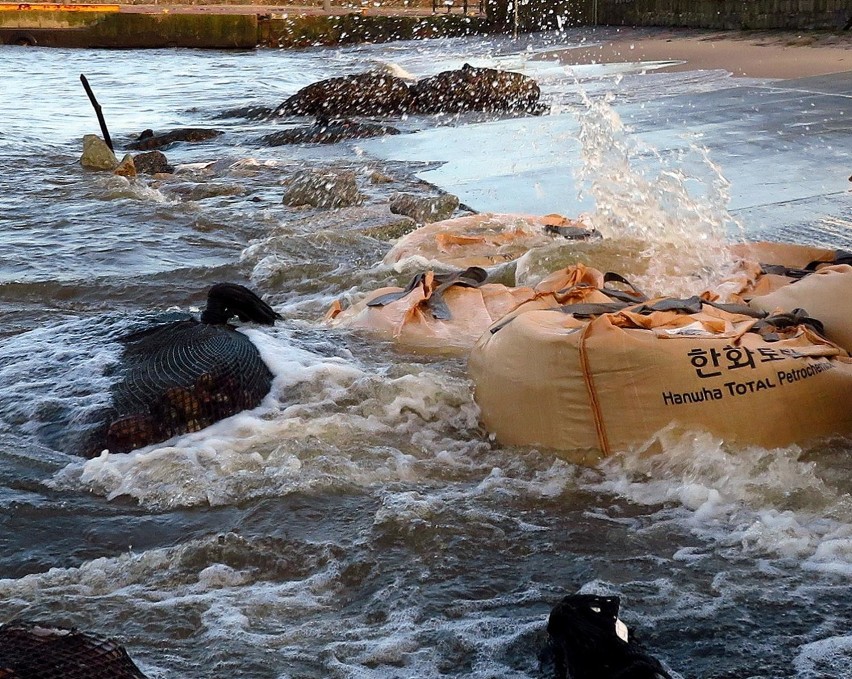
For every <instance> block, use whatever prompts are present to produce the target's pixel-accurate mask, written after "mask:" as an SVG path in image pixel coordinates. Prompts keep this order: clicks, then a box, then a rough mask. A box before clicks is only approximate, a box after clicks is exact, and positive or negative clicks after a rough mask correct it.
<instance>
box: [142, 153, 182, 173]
mask: <svg viewBox="0 0 852 679" xmlns="http://www.w3.org/2000/svg"><path fill="white" fill-rule="evenodd" d="M133 163H134V164H135V165H136V171H137V172H138V173H139V174H159V173H167V174H170V173H172V172H174V171H175V168H174V167H173V166H172V165H169V161H168V160H167V159H166V155H165V154H164V153H163V152H162V151H148V152H147V153H138V154H136V155H135V156H133Z"/></svg>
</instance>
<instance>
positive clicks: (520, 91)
mask: <svg viewBox="0 0 852 679" xmlns="http://www.w3.org/2000/svg"><path fill="white" fill-rule="evenodd" d="M411 92H412V94H413V95H414V98H415V99H416V110H417V111H418V112H420V113H461V112H464V111H486V112H509V111H527V112H540V111H539V106H538V99H539V97H540V96H541V90H540V89H539V87H538V84H537V83H536V82H535V80H533V79H532V78H530V77H528V76H525V75H523V74H521V73H513V72H511V71H498V70H495V69H493V68H474V67H473V66H471V65H470V64H465V65H464V66H463V67H462V68H461V69H458V70H455V71H444V72H442V73H439V74H438V75H435V76H432V77H431V78H424V79H423V80H420V81H418V82H417V83H415V84H414V85H412V86H411Z"/></svg>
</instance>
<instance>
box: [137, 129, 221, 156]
mask: <svg viewBox="0 0 852 679" xmlns="http://www.w3.org/2000/svg"><path fill="white" fill-rule="evenodd" d="M221 134H222V132H221V130H210V129H205V128H200V127H183V128H180V129H177V130H171V131H170V132H164V133H163V134H154V132H153V130H145V131H144V132H142V134H140V135H139V138H138V139H137V140H136V141H133V142H130V143H129V144H125V148H128V149H133V150H136V151H151V150H153V149H162V148H166V147H167V146H171V145H172V144H177V143H178V142H182V141H185V142H198V141H206V140H208V139H213V138H214V137H218V136H219V135H221Z"/></svg>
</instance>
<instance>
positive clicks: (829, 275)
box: [749, 264, 852, 351]
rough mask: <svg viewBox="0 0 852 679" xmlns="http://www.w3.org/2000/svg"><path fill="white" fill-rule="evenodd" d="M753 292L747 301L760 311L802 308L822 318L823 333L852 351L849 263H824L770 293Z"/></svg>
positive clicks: (851, 269) (851, 272) (851, 293)
mask: <svg viewBox="0 0 852 679" xmlns="http://www.w3.org/2000/svg"><path fill="white" fill-rule="evenodd" d="M753 295H754V296H752V298H751V300H750V301H749V305H750V306H752V307H754V308H755V309H760V310H762V311H767V312H770V313H773V312H776V311H792V310H793V309H804V310H805V311H807V312H808V315H809V316H811V317H813V318H816V319H819V320H820V321H822V324H823V327H824V328H825V335H826V337H828V338H829V339H830V340H831V341H832V342H835V343H836V344H839V345H840V346H841V347H843V348H844V349H846V351H852V266H849V265H848V264H839V265H836V266H825V267H823V268H821V269H818V270H817V271H815V272H814V273H812V274H808V275H807V276H805V277H804V278H802V279H801V280H797V281H795V282H791V283H789V284H788V285H784V286H783V287H780V288H778V289H777V290H775V291H773V292H770V293H769V294H765V295H756V294H754V293H753Z"/></svg>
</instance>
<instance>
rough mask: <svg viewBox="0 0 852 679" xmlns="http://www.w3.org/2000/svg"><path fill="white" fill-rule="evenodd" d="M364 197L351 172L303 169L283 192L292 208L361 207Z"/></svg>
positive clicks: (285, 202) (287, 203)
mask: <svg viewBox="0 0 852 679" xmlns="http://www.w3.org/2000/svg"><path fill="white" fill-rule="evenodd" d="M363 201H364V196H362V195H361V193H360V192H359V191H358V183H357V182H356V181H355V173H354V172H352V171H351V170H303V171H302V172H298V173H296V174H295V175H293V177H292V178H291V179H290V182H289V186H288V187H287V190H286V191H285V192H284V200H283V202H284V204H285V205H289V206H291V207H298V206H301V205H311V206H313V207H322V208H339V207H347V206H349V205H360V204H361V203H362V202H363Z"/></svg>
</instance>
